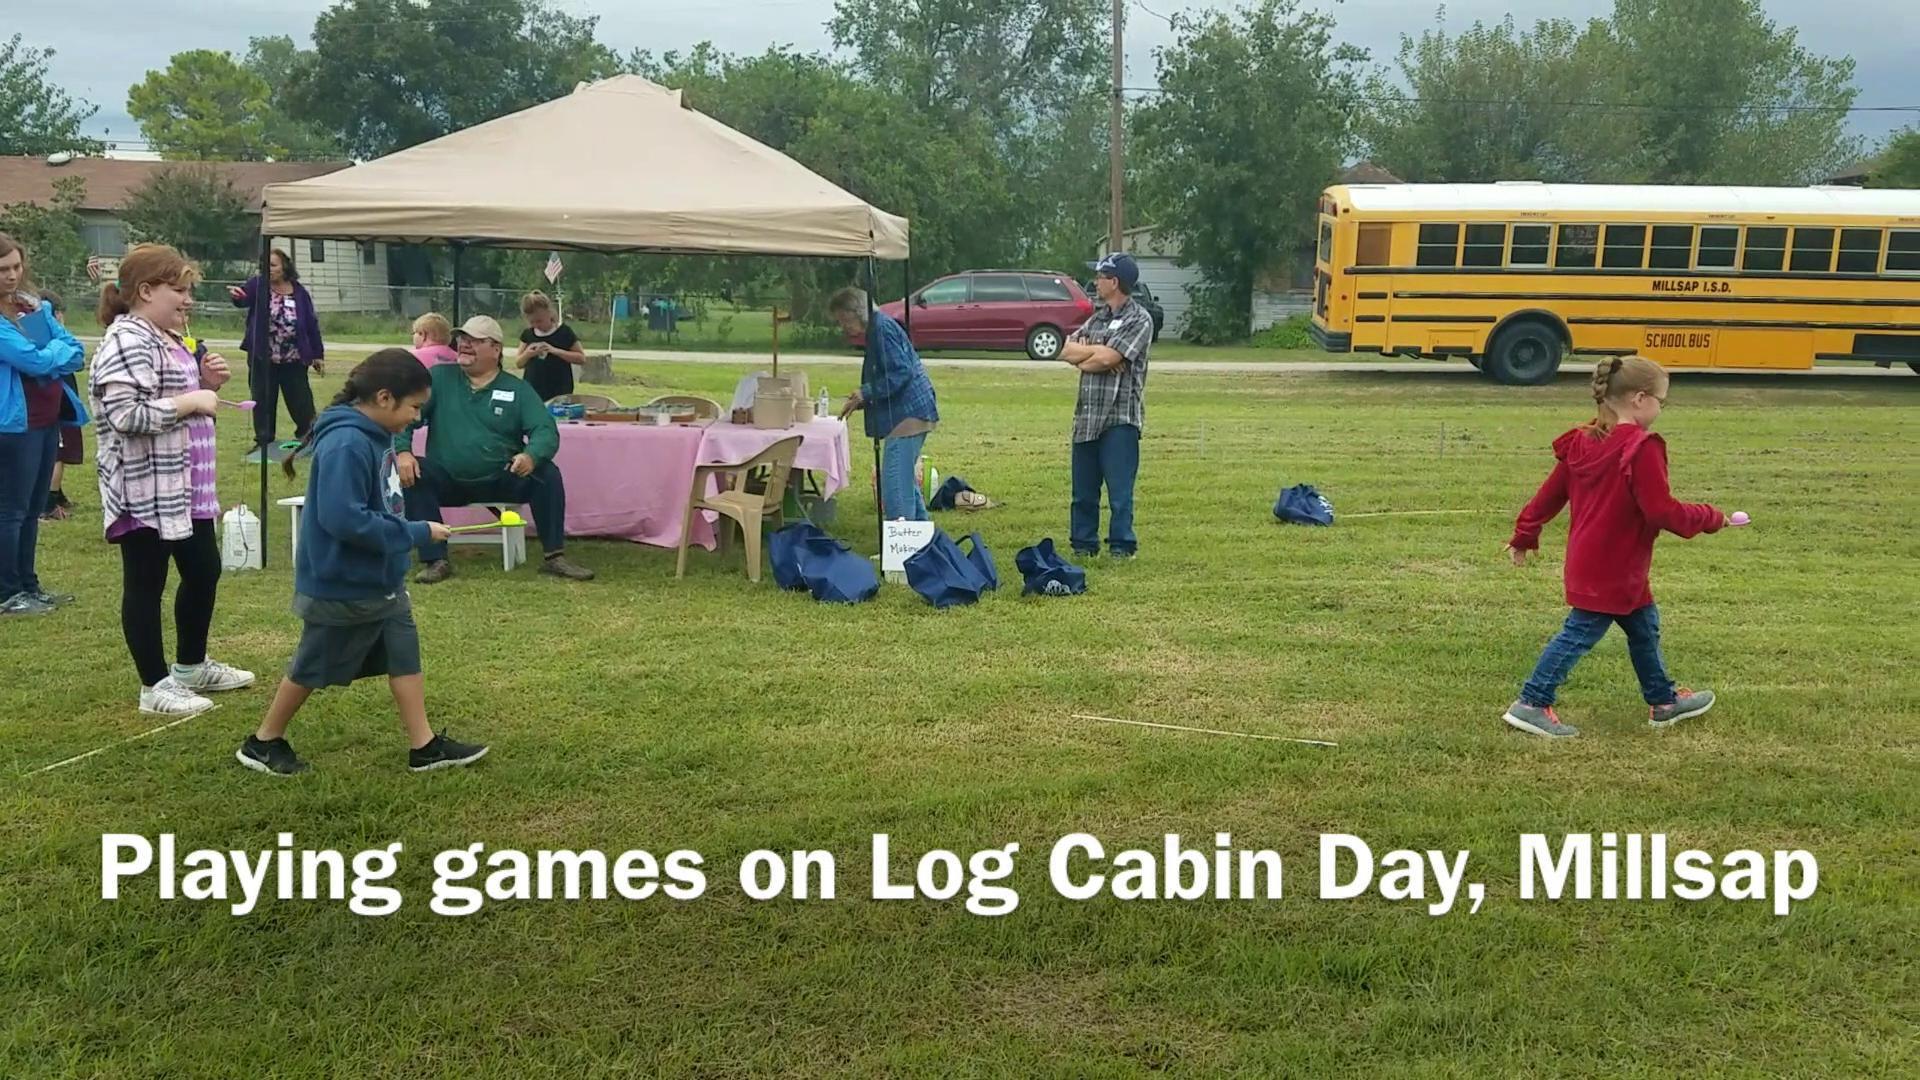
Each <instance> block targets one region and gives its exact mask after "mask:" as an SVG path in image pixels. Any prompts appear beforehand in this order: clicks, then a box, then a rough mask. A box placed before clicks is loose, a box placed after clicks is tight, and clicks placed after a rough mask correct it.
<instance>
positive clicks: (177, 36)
mask: <svg viewBox="0 0 1920 1080" xmlns="http://www.w3.org/2000/svg"><path fill="white" fill-rule="evenodd" d="M1127 2H1128V4H1129V20H1130V21H1129V24H1128V34H1129V41H1128V48H1127V64H1128V82H1129V84H1131V85H1151V83H1152V73H1153V50H1154V48H1155V47H1157V46H1162V45H1166V44H1169V43H1170V42H1171V40H1172V35H1171V33H1170V32H1169V30H1168V28H1167V25H1166V23H1164V22H1163V21H1161V20H1160V19H1159V18H1156V17H1155V16H1153V15H1151V14H1148V13H1147V12H1146V11H1144V10H1142V8H1141V6H1140V5H1141V4H1144V5H1145V7H1146V8H1150V9H1152V10H1154V11H1157V12H1161V13H1164V14H1171V13H1172V12H1173V11H1175V10H1177V9H1197V8H1207V7H1230V6H1234V5H1233V3H1232V2H1231V0H1211V2H1209V0H1127ZM1308 2H1309V3H1312V4H1314V6H1316V7H1319V8H1321V9H1323V10H1328V11H1331V12H1332V13H1333V14H1334V16H1335V18H1336V19H1337V20H1338V23H1339V28H1340V34H1341V36H1342V37H1343V38H1344V40H1347V41H1349V42H1352V43H1353V44H1356V45H1360V46H1362V47H1364V48H1367V49H1369V50H1371V52H1372V53H1373V55H1374V57H1375V58H1376V59H1378V60H1390V59H1391V58H1392V55H1393V52H1394V49H1395V48H1396V46H1397V44H1398V41H1399V35H1400V34H1401V33H1404V32H1418V31H1419V30H1421V29H1423V28H1425V27H1427V26H1430V25H1432V23H1433V20H1434V17H1435V11H1436V9H1437V6H1438V3H1437V0H1412V2H1406V0H1403V2H1394V0H1344V2H1332V0H1308ZM328 6H329V4H328V3H327V2H325V0H224V2H220V3H214V2H210V0H142V2H138V3H129V2H126V0H109V2H103V0H69V2H66V3H61V4H47V5H34V6H33V8H32V14H31V17H30V18H27V19H25V20H22V21H20V22H18V23H17V24H16V26H17V27H18V28H19V30H20V32H21V33H22V34H23V35H24V36H25V38H26V40H27V41H28V42H29V43H31V44H34V45H37V46H43V47H45V46H50V47H52V48H54V49H55V50H57V53H58V55H57V56H56V57H55V59H54V64H53V75H54V78H55V79H57V80H58V81H59V82H60V83H61V84H62V85H63V86H65V87H66V88H67V90H68V92H69V93H72V94H74V95H75V96H77V97H81V98H84V99H85V100H87V101H89V102H91V103H93V104H95V105H98V106H99V107H100V112H99V113H98V115H96V116H95V117H94V120H93V122H92V124H91V125H90V130H92V131H93V132H94V133H96V134H99V133H103V132H104V133H107V134H109V135H110V136H112V137H116V138H134V139H137V138H138V135H139V131H138V129H137V127H136V126H135V125H134V123H133V122H132V121H131V120H130V119H128V118H127V116H126V97H127V87H128V86H129V85H131V84H132V83H134V82H137V81H138V80H139V79H140V78H141V77H143V76H144V74H145V73H146V71H147V70H148V69H150V68H160V67H164V66H165V65H166V63H167V58H168V57H169V56H171V55H172V54H173V53H175V52H179V51H182V50H186V49H194V48H213V49H230V50H232V51H233V52H235V53H236V54H238V53H241V52H244V51H245V49H246V44H247V39H248V38H249V37H253V36H256V35H263V34H288V35H291V36H292V37H293V38H294V39H295V40H297V41H300V42H301V43H302V44H306V43H307V37H306V36H307V33H308V31H309V30H311V29H312V26H313V20H314V16H315V15H317V14H318V13H319V12H320V11H322V10H323V9H325V8H326V7H328ZM553 6H555V7H557V8H559V9H560V10H563V11H567V12H569V13H572V14H581V15H592V14H597V15H599V16H600V31H599V36H600V39H601V40H602V41H604V42H606V43H607V44H609V45H611V46H613V47H614V48H615V49H617V50H619V51H620V52H623V53H624V52H626V51H627V50H629V49H632V48H636V47H641V48H648V49H652V50H654V51H655V52H663V51H666V50H669V49H686V48H688V47H690V46H692V45H694V44H696V43H698V42H700V41H712V42H714V43H715V44H716V45H717V46H719V47H720V48H721V49H723V50H726V51H729V52H759V51H761V50H762V49H764V48H766V47H767V46H769V45H774V44H788V45H793V46H796V47H799V48H801V49H808V50H812V49H819V50H825V49H827V48H829V47H830V46H831V44H832V43H831V42H830V41H829V40H828V37H827V32H826V28H825V24H826V21H827V20H828V19H829V18H830V17H831V16H832V14H833V2H832V0H677V2H676V0H557V2H556V3H555V4H554V5H553ZM1611 6H1612V4H1611V0H1530V2H1529V3H1527V4H1525V5H1521V4H1519V3H1518V2H1517V0H1450V2H1448V3H1447V4H1446V15H1447V25H1449V26H1452V27H1465V26H1467V25H1469V24H1471V23H1472V22H1473V21H1475V20H1477V19H1478V20H1486V21H1490V22H1491V21H1497V20H1499V19H1500V18H1502V17H1503V16H1505V15H1506V14H1507V13H1508V12H1510V11H1512V12H1519V13H1520V14H1517V15H1516V19H1517V21H1521V22H1523V23H1524V22H1529V21H1531V20H1533V19H1536V18H1548V17H1555V16H1564V17H1567V18H1573V19H1586V18H1590V17H1593V16H1597V15H1602V14H1604V13H1605V12H1606V11H1607V10H1609V9H1610V8H1611ZM1765 6H1766V9H1767V11H1768V12H1769V13H1770V14H1771V15H1772V17H1773V18H1774V20H1775V21H1776V22H1778V23H1780V24H1782V25H1787V26H1793V27H1796V28H1798V30H1799V32H1800V37H1801V40H1802V41H1803V42H1804V43H1805V44H1806V45H1807V46H1809V47H1810V48H1812V49H1814V50H1816V51H1818V52H1821V53H1825V54H1828V55H1851V56H1852V57H1853V58H1854V60H1855V61H1856V62H1857V64H1858V74H1857V81H1858V83H1859V86H1860V98H1859V101H1858V102H1857V104H1859V105H1863V106H1869V105H1872V106H1886V105H1897V106H1920V64H1916V63H1915V61H1914V56H1915V48H1916V44H1920V0H1817V2H1816V0H1765ZM1088 32H1089V33H1099V34H1104V33H1106V30H1105V29H1104V27H1089V29H1088ZM1676 62H1681V63H1684V62H1685V58H1683V57H1676ZM1909 123H1912V124H1920V112H1915V113H1856V114H1854V117H1853V127H1854V129H1855V130H1856V131H1858V132H1860V133H1861V134H1864V135H1866V136H1868V137H1869V138H1870V139H1874V140H1877V139H1879V138H1880V137H1881V136H1883V135H1885V134H1886V133H1887V132H1889V131H1892V130H1895V129H1897V128H1899V127H1902V126H1905V125H1906V124H1909Z"/></svg>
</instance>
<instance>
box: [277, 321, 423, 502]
mask: <svg viewBox="0 0 1920 1080" xmlns="http://www.w3.org/2000/svg"><path fill="white" fill-rule="evenodd" d="M432 386H433V376H432V375H430V374H429V373H428V372H427V366H426V365H425V364H422V363H421V362H420V358H419V357H417V356H415V355H413V353H412V351H411V350H408V349H397V348H387V349H381V350H380V351H379V352H376V353H374V354H373V355H372V356H369V357H367V358H366V359H365V360H362V361H360V362H359V363H358V364H355V365H354V366H353V370H352V371H349V372H347V381H346V383H345V385H343V386H341V387H340V392H339V393H337V394H335V395H333V400H332V401H329V402H327V408H329V409H331V408H333V407H334V406H336V405H359V404H361V403H362V402H368V401H372V400H374V399H375V398H377V397H379V396H380V392H381V391H382V390H384V391H386V392H387V393H389V394H391V395H393V398H394V400H396V401H398V400H399V399H401V398H404V397H407V396H409V395H412V394H418V393H421V392H423V391H425V390H429V389H431V388H432ZM316 429H317V425H316V427H314V428H308V429H307V434H306V437H305V438H302V439H301V440H300V446H299V447H298V448H297V449H295V450H294V452H293V453H291V454H288V455H287V457H286V460H285V461H282V462H281V463H280V470H281V471H282V472H284V473H286V474H287V478H288V479H289V480H291V479H293V477H294V476H295V475H296V473H295V472H294V470H293V463H294V460H295V459H296V458H298V457H299V456H300V453H301V451H303V450H305V449H306V448H307V447H308V446H309V445H311V444H312V443H313V433H314V431H315V430H316Z"/></svg>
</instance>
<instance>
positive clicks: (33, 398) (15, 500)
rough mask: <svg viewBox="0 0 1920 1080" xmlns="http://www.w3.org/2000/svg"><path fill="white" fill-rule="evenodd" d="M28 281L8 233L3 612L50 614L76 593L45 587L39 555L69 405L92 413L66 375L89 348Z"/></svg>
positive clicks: (79, 413) (1, 243) (0, 466)
mask: <svg viewBox="0 0 1920 1080" xmlns="http://www.w3.org/2000/svg"><path fill="white" fill-rule="evenodd" d="M26 282H27V259H26V252H25V251H23V250H21V247H20V245H19V244H18V243H15V242H14V240H13V238H12V237H10V236H7V235H6V234H5V233H0V297H4V298H6V299H7V300H8V301H11V302H10V303H6V304H0V313H4V315H5V316H6V317H5V318H0V617H4V616H9V615H44V614H46V613H47V612H49V611H52V610H53V609H54V607H56V606H57V605H59V604H63V603H66V602H68V601H70V600H72V599H73V598H72V597H71V596H61V595H55V594H53V593H49V592H47V591H46V590H45V589H43V588H41V587H40V577H39V575H38V574H37V573H36V572H35V569H34V554H35V552H36V549H37V548H38V547H39V544H40V512H41V511H42V510H44V509H45V508H46V503H47V486H48V484H49V483H50V482H51V481H52V479H53V464H54V462H55V461H56V460H57V459H58V457H59V454H60V426H61V414H62V410H63V407H64V408H70V409H71V410H72V415H73V416H75V417H78V418H79V420H81V421H84V420H85V418H86V409H85V407H84V406H83V405H82V404H81V402H80V399H79V397H78V396H77V395H75V394H74V393H73V392H72V390H71V389H70V388H69V387H68V386H67V383H66V380H65V378H63V376H66V375H68V374H70V373H72V372H75V371H79V370H80V365H81V364H82V363H83V362H84V360H85V356H86V353H85V351H84V350H83V349H82V348H81V347H80V343H79V342H78V341H75V340H74V337H73V335H72V334H69V333H67V329H66V327H64V326H61V325H60V323H59V320H57V319H55V318H54V317H53V305H51V304H49V303H47V302H45V301H44V300H41V299H40V298H38V297H36V296H34V295H33V294H32V292H31V291H30V290H29V289H28V288H27V286H26ZM16 311H21V312H24V313H23V314H16Z"/></svg>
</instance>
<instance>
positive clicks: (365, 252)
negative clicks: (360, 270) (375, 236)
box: [360, 240, 378, 266]
mask: <svg viewBox="0 0 1920 1080" xmlns="http://www.w3.org/2000/svg"><path fill="white" fill-rule="evenodd" d="M360 261H361V262H362V263H365V264H366V265H368V266H372V265H373V264H374V263H375V262H376V261H378V252H377V251H376V250H375V248H374V246H373V241H371V240H368V241H367V242H365V243H363V244H361V245H360Z"/></svg>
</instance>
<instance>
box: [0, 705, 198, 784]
mask: <svg viewBox="0 0 1920 1080" xmlns="http://www.w3.org/2000/svg"><path fill="white" fill-rule="evenodd" d="M219 707H220V706H219V705H215V706H214V707H213V709H217V708H219ZM213 709H201V710H200V711H199V712H197V713H194V714H193V715H192V716H183V717H181V718H180V719H178V720H173V721H169V722H168V723H165V724H161V725H160V726H159V727H157V728H148V729H147V730H145V731H143V732H141V733H140V734H138V735H129V736H127V737H126V738H124V739H121V740H120V741H119V742H113V743H108V744H107V745H105V746H102V747H100V748H98V749H95V750H89V751H87V752H86V753H84V754H78V755H75V756H74V757H70V758H68V759H67V760H65V761H56V762H54V763H53V764H51V765H43V766H41V767H40V768H38V769H35V770H33V771H32V772H30V773H27V774H26V775H27V776H38V775H40V774H41V773H43V772H52V771H53V770H55V769H58V768H60V767H62V766H65V765H71V764H73V763H74V762H76V761H85V760H87V759H88V758H90V757H92V756H93V755H95V754H104V753H106V752H107V751H109V750H112V749H113V748H114V747H116V746H125V745H127V744H128V743H130V742H138V741H140V740H141V739H144V738H146V737H147V736H149V735H158V734H159V733H160V732H162V731H165V730H167V729H168V728H175V727H179V726H180V725H181V724H184V723H186V722H187V721H189V720H197V719H199V718H200V717H202V716H205V715H207V714H208V713H210V712H212V711H213Z"/></svg>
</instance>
